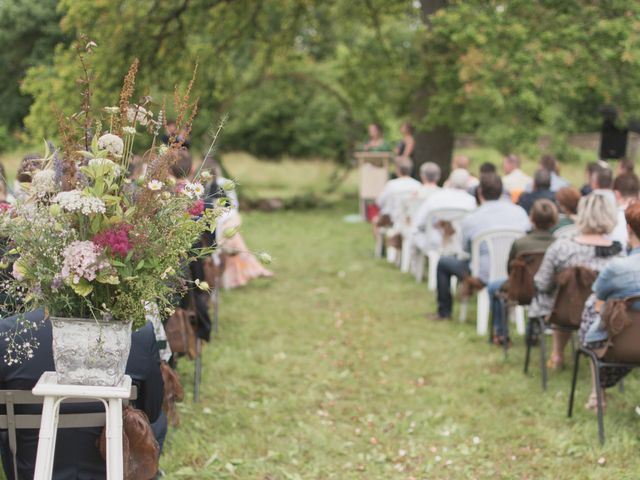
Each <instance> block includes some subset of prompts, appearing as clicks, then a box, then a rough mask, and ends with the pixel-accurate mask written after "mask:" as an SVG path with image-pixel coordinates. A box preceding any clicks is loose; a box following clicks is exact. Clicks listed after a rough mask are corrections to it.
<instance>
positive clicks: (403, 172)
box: [374, 157, 422, 225]
mask: <svg viewBox="0 0 640 480" xmlns="http://www.w3.org/2000/svg"><path fill="white" fill-rule="evenodd" d="M395 167H396V177H397V178H393V179H391V180H389V181H388V182H387V183H386V184H385V185H384V188H383V189H382V192H380V195H378V198H377V199H376V205H377V206H378V208H379V209H380V215H391V214H393V212H394V210H395V208H396V200H397V199H398V196H399V195H400V196H401V195H402V194H409V193H416V192H418V191H419V190H420V188H421V187H422V184H421V183H420V182H419V181H418V180H416V179H415V178H413V177H412V176H411V172H412V171H413V163H412V162H411V160H407V159H406V158H403V157H398V158H396V161H395ZM374 225H375V222H374Z"/></svg>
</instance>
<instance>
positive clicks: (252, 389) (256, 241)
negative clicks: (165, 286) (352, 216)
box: [162, 201, 640, 480]
mask: <svg viewBox="0 0 640 480" xmlns="http://www.w3.org/2000/svg"><path fill="white" fill-rule="evenodd" d="M353 210H355V201H351V202H349V203H343V204H340V205H338V206H337V207H335V208H333V209H323V210H315V211H309V212H306V213H299V212H281V213H271V214H269V213H249V214H246V215H245V227H244V235H245V237H246V240H247V241H248V244H249V245H250V246H252V247H253V248H256V249H261V250H262V249H264V250H267V251H269V252H271V253H272V254H273V256H274V257H275V259H276V261H275V263H274V265H273V269H274V271H275V272H276V275H277V277H276V278H275V279H273V280H271V281H258V282H256V283H255V284H253V285H251V286H250V287H248V288H244V289H241V290H237V291H232V292H225V293H224V294H223V298H222V317H221V332H220V336H219V338H217V339H216V340H214V341H213V342H212V344H210V345H209V346H208V348H206V350H205V352H204V377H203V390H202V398H201V402H200V403H199V404H194V403H193V402H192V400H191V398H190V397H189V398H187V399H186V401H185V402H184V403H183V404H182V405H181V408H180V412H181V416H182V423H181V425H180V426H179V427H177V428H173V429H171V430H170V432H169V437H168V442H167V444H166V451H165V454H164V456H163V458H162V468H163V469H164V470H165V472H166V473H167V476H168V478H177V479H180V478H186V479H207V478H212V479H213V478H215V479H218V478H237V479H255V480H276V479H367V480H370V479H371V480H372V479H396V478H397V479H411V478H414V479H426V478H428V479H469V478H477V479H486V478H493V479H514V478H517V479H541V478H549V479H555V480H558V479H587V478H594V479H596V478H597V479H612V478H615V479H635V478H638V477H639V475H640V474H639V473H638V472H640V456H639V455H638V449H639V447H640V416H638V415H637V414H636V413H635V412H634V409H635V406H636V404H637V403H640V395H639V394H640V387H639V386H638V381H637V374H636V375H635V376H634V374H632V375H631V376H630V377H629V379H628V381H627V382H626V386H627V390H626V393H624V394H621V393H619V392H618V391H617V390H616V391H614V392H612V393H611V396H610V398H609V401H608V412H607V414H606V418H605V424H606V428H607V434H608V441H607V444H606V446H605V447H604V448H600V447H599V446H598V443H597V438H596V432H597V428H596V420H595V416H594V415H593V414H592V413H589V412H586V411H585V410H584V409H583V408H582V404H583V403H584V401H585V400H586V397H587V394H588V390H589V379H588V374H587V369H586V368H583V370H582V375H581V378H580V380H579V386H578V398H577V403H576V414H575V417H574V418H573V419H571V420H569V419H567V418H566V404H567V396H568V390H569V379H570V373H569V370H565V371H563V372H560V373H552V374H551V378H550V384H549V389H548V391H547V392H546V393H543V392H542V390H541V387H540V382H539V377H538V375H537V368H535V366H537V354H538V351H537V350H536V351H535V356H534V362H536V363H534V369H533V370H534V372H535V375H532V376H530V377H525V376H524V375H523V373H522V364H523V354H524V348H523V345H522V343H521V341H520V339H517V341H516V342H515V343H516V344H515V346H514V348H513V349H512V350H511V352H510V354H509V357H508V359H506V360H505V358H504V355H503V354H502V352H501V351H500V350H497V349H496V348H494V347H491V346H489V345H488V344H487V342H486V340H485V339H484V338H478V337H477V336H476V334H475V326H474V324H473V323H472V322H470V323H468V324H459V323H457V322H451V323H434V322H431V321H429V320H427V319H426V318H425V314H426V313H427V312H430V311H433V310H434V299H433V296H431V295H429V294H428V293H427V292H426V287H425V285H424V284H422V285H418V284H416V283H415V282H414V281H413V279H412V278H410V277H409V276H407V275H403V274H401V273H399V272H398V271H397V270H396V269H395V268H394V267H391V266H390V265H388V264H386V263H384V262H382V261H380V260H374V259H373V258H372V255H371V252H372V239H371V236H370V233H369V229H368V226H367V225H364V224H347V223H344V222H343V221H342V217H343V216H344V215H345V214H347V213H350V212H352V211H353ZM583 365H585V366H586V363H583ZM180 371H181V373H182V377H183V381H184V383H185V387H186V388H187V390H189V391H190V390H191V386H192V382H191V378H192V364H191V363H190V362H187V361H183V362H182V363H181V364H180ZM601 458H604V459H605V460H604V465H599V462H598V460H599V459H601Z"/></svg>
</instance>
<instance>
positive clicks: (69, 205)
mask: <svg viewBox="0 0 640 480" xmlns="http://www.w3.org/2000/svg"><path fill="white" fill-rule="evenodd" d="M53 201H54V202H55V203H58V204H59V205H60V206H61V207H62V208H63V209H64V210H65V211H67V212H78V211H79V212H82V213H83V214H84V215H89V214H91V213H105V212H106V207H105V205H104V202H103V201H102V200H101V199H99V198H98V197H93V196H88V195H84V194H83V193H82V192H81V191H80V190H70V191H68V192H60V193H58V194H57V195H56V196H55V197H53Z"/></svg>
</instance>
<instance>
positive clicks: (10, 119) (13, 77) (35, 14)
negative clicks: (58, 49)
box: [0, 0, 65, 148]
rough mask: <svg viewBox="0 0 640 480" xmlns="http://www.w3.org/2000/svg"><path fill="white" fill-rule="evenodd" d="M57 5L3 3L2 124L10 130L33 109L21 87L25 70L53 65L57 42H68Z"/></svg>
mask: <svg viewBox="0 0 640 480" xmlns="http://www.w3.org/2000/svg"><path fill="white" fill-rule="evenodd" d="M56 4H57V0H11V1H4V2H0V45H2V50H0V84H2V90H0V105H2V109H0V125H2V126H3V127H4V128H6V129H7V130H12V129H15V128H16V127H20V126H21V125H22V121H23V118H24V117H25V116H26V115H27V113H28V112H29V105H30V103H31V99H30V98H29V96H28V95H24V94H21V93H20V90H19V88H20V83H21V81H22V79H23V77H24V75H25V72H26V71H27V69H29V68H31V67H34V66H36V65H48V64H50V63H51V60H52V57H53V51H54V47H55V45H56V44H57V43H59V42H64V41H65V37H64V36H63V35H62V32H61V31H60V27H59V21H60V14H59V13H57V12H56ZM0 148H2V142H1V141H0Z"/></svg>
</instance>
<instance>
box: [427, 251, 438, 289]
mask: <svg viewBox="0 0 640 480" xmlns="http://www.w3.org/2000/svg"><path fill="white" fill-rule="evenodd" d="M427 258H428V262H429V263H428V265H427V267H428V269H429V270H428V271H427V288H428V289H429V291H431V292H435V291H436V290H437V288H438V262H439V261H440V255H439V254H438V253H437V252H429V254H428V255H427Z"/></svg>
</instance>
